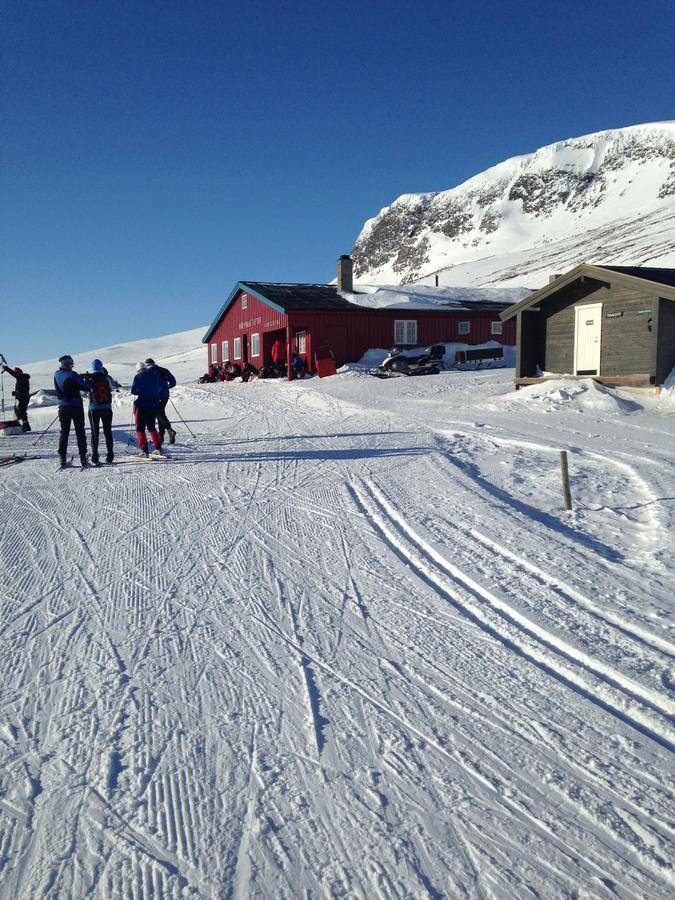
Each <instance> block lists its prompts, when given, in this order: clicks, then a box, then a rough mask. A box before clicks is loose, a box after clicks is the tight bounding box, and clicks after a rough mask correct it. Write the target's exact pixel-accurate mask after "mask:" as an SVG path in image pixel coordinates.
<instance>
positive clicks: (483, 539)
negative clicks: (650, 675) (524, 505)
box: [441, 454, 675, 658]
mask: <svg viewBox="0 0 675 900" xmlns="http://www.w3.org/2000/svg"><path fill="white" fill-rule="evenodd" d="M441 455H443V454H441ZM452 526H453V528H456V529H457V530H458V531H461V532H462V533H463V534H464V535H466V536H468V537H472V538H475V539H476V540H477V541H479V542H480V543H482V544H483V546H485V547H487V548H488V549H490V550H492V551H493V552H494V553H496V554H497V555H499V556H502V557H504V558H505V559H508V560H509V561H511V562H515V563H516V564H517V565H519V566H521V567H522V568H524V569H526V570H527V571H528V572H530V573H531V574H532V575H534V576H535V578H536V579H537V580H539V581H540V582H542V583H543V584H545V585H546V586H547V587H550V588H553V589H554V590H555V591H556V592H557V593H558V594H560V595H561V596H562V597H564V598H567V599H568V600H569V601H570V602H571V603H572V604H574V605H577V606H581V607H583V608H584V609H585V610H586V611H587V612H588V613H589V614H590V615H592V616H593V617H594V618H596V619H597V620H599V621H602V622H605V624H607V625H611V626H612V627H613V628H616V629H617V630H618V631H620V632H621V633H622V634H623V635H624V636H625V637H627V638H629V639H632V640H634V641H636V642H638V643H640V644H641V645H643V646H647V647H649V648H650V649H652V650H657V651H659V652H661V653H663V654H665V655H666V656H669V657H672V658H675V644H673V643H672V642H670V641H668V640H666V639H665V638H661V637H660V636H659V635H656V634H654V633H653V632H651V631H648V630H647V629H645V628H642V627H641V626H640V625H636V624H635V623H631V622H626V621H625V620H624V619H622V618H620V617H619V616H615V615H613V614H612V612H611V610H607V609H604V608H602V607H600V606H598V605H597V604H596V603H595V602H594V601H593V600H591V599H590V598H589V597H587V596H585V595H584V594H582V593H581V592H580V591H577V590H576V589H575V588H574V587H571V586H570V585H568V584H566V583H565V582H563V581H561V580H560V579H559V578H557V577H556V576H555V575H551V574H550V573H549V572H546V571H545V570H544V569H542V568H540V567H539V566H537V565H536V564H535V563H533V562H531V561H530V560H529V559H527V557H525V556H521V555H520V554H517V553H515V552H514V551H513V550H511V549H510V548H508V547H505V546H504V545H503V544H500V543H498V542H497V541H495V540H494V539H492V538H490V537H487V536H486V535H484V534H482V533H481V532H480V531H478V530H477V529H475V528H473V527H470V526H466V525H463V524H462V523H460V522H457V521H453V522H452Z"/></svg>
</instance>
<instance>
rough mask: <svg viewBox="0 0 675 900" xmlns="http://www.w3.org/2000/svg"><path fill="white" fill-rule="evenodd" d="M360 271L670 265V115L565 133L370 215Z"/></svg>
mask: <svg viewBox="0 0 675 900" xmlns="http://www.w3.org/2000/svg"><path fill="white" fill-rule="evenodd" d="M352 257H353V260H354V274H355V278H356V280H357V281H360V282H364V283H369V284H395V283H400V284H401V283H421V284H435V283H436V282H437V283H438V284H440V285H444V284H446V285H447V284H455V285H459V284H464V285H498V284H504V283H509V282H510V283H512V284H514V283H517V284H528V285H529V286H532V287H537V286H539V285H540V284H543V283H544V282H545V281H546V280H547V277H548V275H549V274H552V272H553V271H556V272H559V271H564V270H565V269H567V268H571V267H572V266H573V265H576V264H577V263H580V262H595V263H606V264H610V263H613V264H616V265H650V266H674V265H675V122H661V123H654V124H651V125H639V126H633V127H631V128H622V129H615V130H612V131H604V132H598V133H596V134H591V135H585V136H584V137H579V138H570V139H569V140H565V141H560V142H557V143H555V144H551V145H549V146H547V147H542V148H541V149H539V150H537V151H536V152H534V153H531V154H528V155H526V156H519V157H514V158H513V159H510V160H506V161H505V162H503V163H500V164H498V165H496V166H493V167H492V168H490V169H488V170H486V171H485V172H482V173H480V174H479V175H476V176H474V177H473V178H470V179H469V180H468V181H466V182H464V184H461V185H459V186H458V187H455V188H452V189H450V190H447V191H441V192H430V193H422V194H404V195H402V196H401V197H399V198H398V199H396V200H395V201H394V202H393V203H392V204H391V205H390V206H388V207H385V208H384V209H383V210H381V212H380V213H379V214H378V215H377V216H376V217H374V218H373V219H370V220H369V221H367V222H366V223H365V225H364V227H363V229H362V231H361V233H360V235H359V237H358V239H357V241H356V244H355V246H354V249H353V251H352Z"/></svg>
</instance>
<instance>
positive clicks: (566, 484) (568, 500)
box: [560, 450, 572, 510]
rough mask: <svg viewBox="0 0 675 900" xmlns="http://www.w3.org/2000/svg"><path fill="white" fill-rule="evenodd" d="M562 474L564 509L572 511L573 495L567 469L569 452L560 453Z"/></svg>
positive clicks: (562, 451)
mask: <svg viewBox="0 0 675 900" xmlns="http://www.w3.org/2000/svg"><path fill="white" fill-rule="evenodd" d="M560 474H561V475H562V484H563V509H566V510H570V509H572V494H571V492H570V473H569V469H568V468H567V450H561V451H560Z"/></svg>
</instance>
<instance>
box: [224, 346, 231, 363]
mask: <svg viewBox="0 0 675 900" xmlns="http://www.w3.org/2000/svg"><path fill="white" fill-rule="evenodd" d="M229 358H230V342H229V341H223V362H224V363H226V362H227V361H228V359H229Z"/></svg>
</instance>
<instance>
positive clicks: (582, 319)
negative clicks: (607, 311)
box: [574, 303, 602, 375]
mask: <svg viewBox="0 0 675 900" xmlns="http://www.w3.org/2000/svg"><path fill="white" fill-rule="evenodd" d="M574 313H575V320H574V374H575V375H599V374H600V333H601V329H602V303H592V304H589V305H588V306H576V307H575V308H574Z"/></svg>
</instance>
